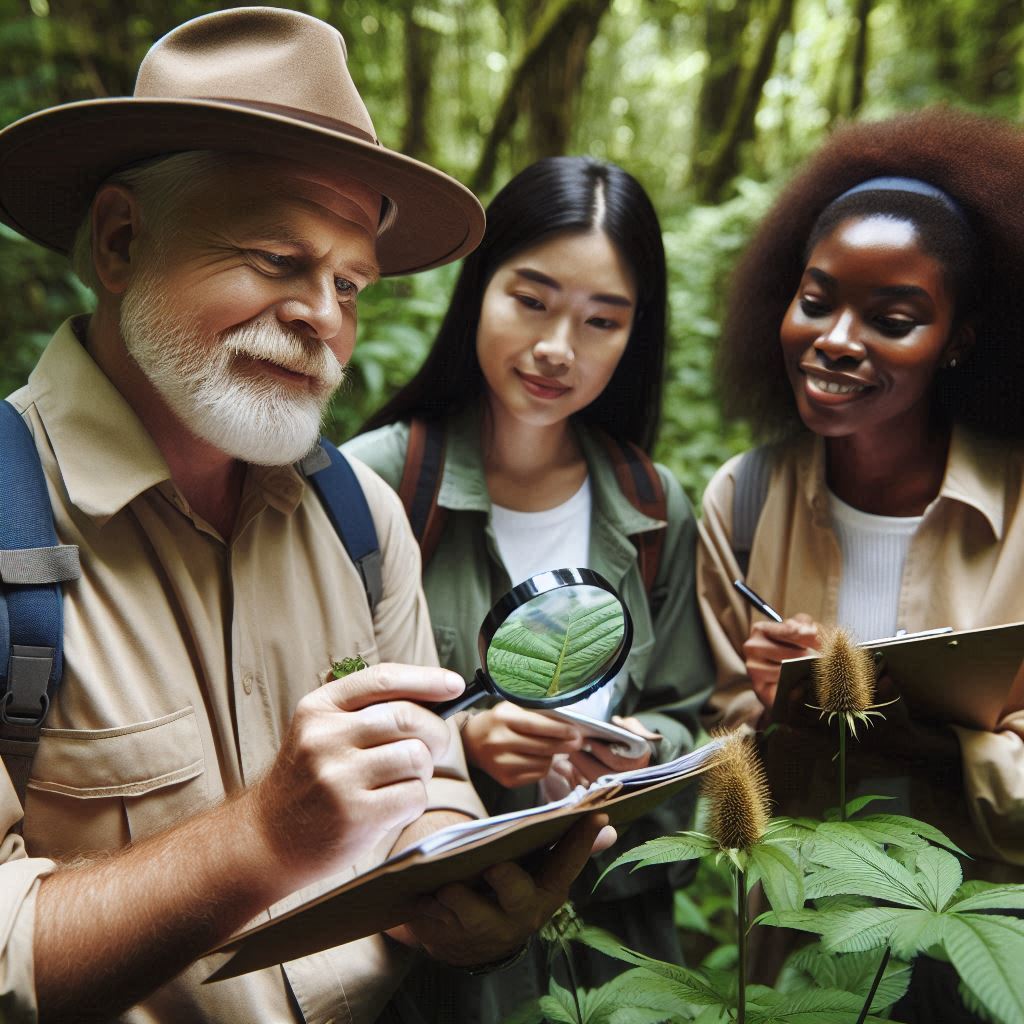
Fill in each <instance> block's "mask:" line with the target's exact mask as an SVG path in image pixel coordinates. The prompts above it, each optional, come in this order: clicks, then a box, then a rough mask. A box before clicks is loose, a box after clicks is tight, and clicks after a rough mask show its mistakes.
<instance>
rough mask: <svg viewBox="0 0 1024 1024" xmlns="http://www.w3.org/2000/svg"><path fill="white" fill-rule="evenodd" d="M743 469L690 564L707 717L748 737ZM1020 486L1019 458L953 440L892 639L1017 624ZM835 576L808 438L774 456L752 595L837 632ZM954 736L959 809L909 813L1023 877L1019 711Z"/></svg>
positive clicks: (718, 484)
mask: <svg viewBox="0 0 1024 1024" xmlns="http://www.w3.org/2000/svg"><path fill="white" fill-rule="evenodd" d="M738 461H739V457H737V458H734V459H731V460H730V461H729V462H727V463H726V464H725V465H724V466H723V467H722V468H721V469H720V470H719V471H718V472H717V473H716V474H715V476H714V478H713V479H712V481H711V483H710V484H709V485H708V488H707V491H706V493H705V495H704V502H703V520H702V522H701V526H700V546H699V550H698V563H697V578H698V593H699V599H700V604H701V611H702V613H703V615H704V622H705V626H706V628H707V633H708V638H709V640H710V642H711V646H712V651H713V652H714V655H715V660H716V663H717V688H716V691H715V695H714V697H713V704H714V706H715V708H716V710H717V717H718V718H724V719H725V720H726V722H727V723H728V724H732V725H737V724H741V723H747V724H753V723H755V722H756V721H757V719H758V717H759V716H760V714H761V710H762V708H761V704H760V702H759V701H758V699H757V697H756V695H755V694H754V692H753V690H752V689H751V688H750V682H749V680H748V679H747V676H746V671H745V669H744V663H743V656H742V653H741V648H742V645H743V642H744V641H745V640H746V639H747V637H748V636H749V634H750V627H751V623H752V620H753V615H754V612H753V609H752V608H751V607H750V605H749V604H747V602H746V601H745V600H743V599H742V598H741V597H740V595H739V594H737V593H736V591H735V590H734V589H733V587H732V585H731V583H732V580H733V579H735V578H736V577H738V576H742V573H741V572H740V569H739V566H738V565H737V563H736V559H735V556H734V554H733V551H732V544H731V538H732V503H733V491H734V485H735V477H734V473H735V470H736V466H737V463H738ZM1022 481H1024V448H1022V447H1021V446H1019V445H1016V446H1014V445H1010V444H1007V443H1003V442H999V441H995V440H991V439H986V438H982V437H979V436H976V435H973V434H971V433H969V432H968V431H966V430H964V429H961V428H956V429H955V430H954V432H953V437H952V441H951V443H950V449H949V457H948V461H947V465H946V473H945V477H944V479H943V482H942V487H941V489H940V491H939V494H938V497H936V498H935V500H934V501H932V503H931V504H930V505H929V506H928V508H927V509H926V510H925V513H924V517H923V519H922V521H921V524H920V526H919V527H918V529H917V531H916V532H915V533H914V536H913V539H912V540H911V543H910V550H909V551H908V553H907V559H906V563H905V566H904V569H903V579H902V583H901V588H900V596H899V607H898V613H897V624H898V626H899V627H900V628H903V629H906V630H907V631H909V632H914V631H917V630H922V629H929V628H934V627H940V626H953V627H954V628H957V629H969V628H974V627H981V626H992V625H998V624H1000V623H1004V622H1017V621H1020V620H1024V586H1022V585H1021V568H1022V566H1024V503H1022V501H1021V495H1022ZM841 568H842V554H841V552H840V548H839V543H838V541H837V540H836V536H835V533H834V531H833V529H832V525H831V520H830V514H829V503H828V492H827V488H826V484H825V459H824V445H823V443H822V442H821V441H820V439H816V438H814V437H813V436H811V435H803V436H801V437H800V438H799V439H797V440H795V441H793V442H791V443H789V444H788V445H786V446H784V447H782V448H780V449H779V450H778V451H777V452H776V457H775V459H774V462H773V467H772V472H771V478H770V484H769V488H768V494H767V497H766V500H765V503H764V507H763V509H762V511H761V516H760V519H759V520H758V525H757V529H756V531H755V533H754V537H753V544H752V549H751V552H750V564H749V569H748V572H747V574H746V578H747V582H748V583H749V584H750V586H751V587H753V589H754V590H755V591H757V593H759V594H760V595H761V596H762V597H763V598H764V599H765V600H766V601H767V602H768V603H769V604H770V605H772V606H773V607H775V608H777V609H779V610H780V611H781V612H782V613H783V614H787V615H794V614H796V613H797V612H807V613H809V614H810V615H811V616H812V617H813V618H814V619H815V620H816V621H818V622H823V623H834V622H835V621H836V614H837V605H838V597H839V578H840V573H841ZM967 684H968V681H967V680H965V685H967ZM955 730H956V733H957V735H958V737H959V740H960V748H961V757H962V762H963V764H962V770H963V787H964V795H965V796H966V800H965V799H964V796H961V795H959V794H955V793H949V792H938V791H937V788H938V787H932V788H933V790H936V791H933V792H932V793H931V794H930V796H931V799H926V800H925V802H924V803H925V806H926V807H927V809H926V810H923V811H921V812H920V813H919V810H920V808H914V809H912V810H913V813H915V814H916V816H918V817H921V818H923V819H924V820H927V821H930V822H931V823H932V824H934V825H938V826H939V827H947V828H949V830H950V831H951V832H953V833H955V834H954V838H958V836H959V837H960V838H962V839H963V845H966V846H967V847H968V849H969V852H972V853H977V854H980V855H981V856H986V857H991V858H994V859H996V860H1000V861H1003V862H1005V863H1009V864H1013V865H1024V708H1022V707H1021V705H1020V704H1019V703H1017V702H1014V703H1012V704H1011V706H1008V707H1007V708H1006V709H1005V711H1004V716H1003V718H1002V720H1001V722H1000V723H999V725H998V727H997V729H996V731H995V732H982V731H978V730H973V729H966V728H961V727H959V726H957V727H955ZM833 802H834V801H833ZM931 814H934V815H941V817H940V818H939V819H936V817H932V816H929V815H931ZM958 841H959V839H958ZM996 873H998V872H996Z"/></svg>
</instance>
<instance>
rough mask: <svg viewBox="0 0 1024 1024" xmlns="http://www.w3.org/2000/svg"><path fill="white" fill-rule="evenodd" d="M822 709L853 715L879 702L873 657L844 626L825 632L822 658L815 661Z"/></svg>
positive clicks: (819, 701) (819, 702)
mask: <svg viewBox="0 0 1024 1024" xmlns="http://www.w3.org/2000/svg"><path fill="white" fill-rule="evenodd" d="M814 682H815V685H816V689H817V694H818V707H820V708H821V709H822V710H823V711H835V712H839V713H840V714H842V713H845V712H852V713H853V714H858V713H862V712H864V711H867V709H868V708H870V707H871V705H872V704H873V702H874V699H875V668H874V664H873V663H872V661H871V655H870V654H869V653H868V652H867V651H866V650H864V648H863V647H858V646H857V645H856V644H855V643H854V642H853V637H851V636H850V634H849V633H848V632H847V631H846V630H845V629H842V628H841V627H838V626H837V627H836V628H834V629H830V630H827V631H824V632H823V636H822V644H821V657H820V658H818V659H817V660H816V661H815V662H814Z"/></svg>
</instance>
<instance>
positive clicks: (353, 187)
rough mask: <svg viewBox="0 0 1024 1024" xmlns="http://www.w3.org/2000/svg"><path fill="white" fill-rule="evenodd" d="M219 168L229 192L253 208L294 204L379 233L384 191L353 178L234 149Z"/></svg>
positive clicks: (372, 232)
mask: <svg viewBox="0 0 1024 1024" xmlns="http://www.w3.org/2000/svg"><path fill="white" fill-rule="evenodd" d="M223 170H224V174H225V180H226V181H227V182H229V183H230V194H233V195H235V196H236V197H237V198H240V199H242V198H244V200H245V204H244V205H245V206H246V208H247V209H249V210H250V211H252V212H258V211H259V210H260V209H261V208H264V209H265V208H266V207H270V206H288V205H295V206H299V207H304V208H308V209H310V210H311V211H312V212H314V213H323V214H325V215H328V216H329V215H334V216H336V217H339V218H341V219H342V220H346V221H350V222H352V223H354V224H356V225H358V226H359V227H360V228H362V229H363V230H365V231H367V232H368V233H369V234H370V236H371V237H372V238H376V236H377V228H378V225H379V223H380V215H381V206H382V203H383V196H382V195H381V193H380V192H377V191H375V190H374V189H373V188H371V187H370V186H369V185H367V184H366V183H365V182H362V181H359V180H358V179H356V178H352V177H349V176H348V175H345V174H343V173H340V172H338V171H335V170H333V169H327V168H323V167H316V166H312V165H308V164H304V163H301V162H298V161H291V160H284V159H274V158H270V157H260V156H248V155H243V154H235V155H232V156H231V157H230V158H229V160H228V161H227V163H226V165H225V166H224V168H223ZM249 203H253V205H252V206H249V205H248V204H249ZM268 212H269V211H268Z"/></svg>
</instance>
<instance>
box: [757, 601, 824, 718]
mask: <svg viewBox="0 0 1024 1024" xmlns="http://www.w3.org/2000/svg"><path fill="white" fill-rule="evenodd" d="M820 648H821V641H820V639H819V637H818V624H817V623H816V622H815V621H814V620H813V619H812V618H811V617H810V615H808V614H807V613H806V612H800V613H798V614H797V615H794V616H793V618H791V619H786V620H785V621H784V622H770V621H768V620H761V621H759V622H755V623H754V625H753V626H752V627H751V630H750V636H748V637H747V639H746V641H745V642H744V644H743V660H744V662H745V663H746V666H747V675H748V676H749V677H750V684H751V686H752V687H753V689H754V693H756V694H757V696H758V699H759V700H760V701H761V703H762V704H763V705H764V706H765V708H766V709H769V710H770V709H771V706H772V704H774V703H775V690H776V689H777V687H778V685H779V672H780V671H781V670H782V663H783V662H784V661H788V660H790V659H791V658H802V657H804V656H805V655H807V654H813V653H814V651H816V650H819V649H820Z"/></svg>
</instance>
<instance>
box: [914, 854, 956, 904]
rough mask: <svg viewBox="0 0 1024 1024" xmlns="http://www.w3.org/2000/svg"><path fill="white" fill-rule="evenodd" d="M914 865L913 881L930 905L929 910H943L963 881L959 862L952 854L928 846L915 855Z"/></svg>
mask: <svg viewBox="0 0 1024 1024" xmlns="http://www.w3.org/2000/svg"><path fill="white" fill-rule="evenodd" d="M915 864H916V867H917V870H916V871H915V873H914V880H915V881H916V882H917V884H918V886H919V887H920V889H921V892H923V893H924V895H925V897H926V898H927V899H928V902H929V903H930V904H931V909H932V910H936V911H941V910H944V909H945V908H946V904H947V903H949V901H950V900H951V899H952V898H953V894H954V893H955V892H956V891H957V889H958V888H959V887H960V883H961V882H963V880H964V873H963V869H962V868H961V867H960V861H958V860H957V859H956V857H954V856H953V854H951V853H947V852H946V851H945V850H940V849H939V848H938V847H937V846H930V847H928V848H927V849H926V850H922V851H921V852H920V853H918V854H917V856H916V858H915Z"/></svg>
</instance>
